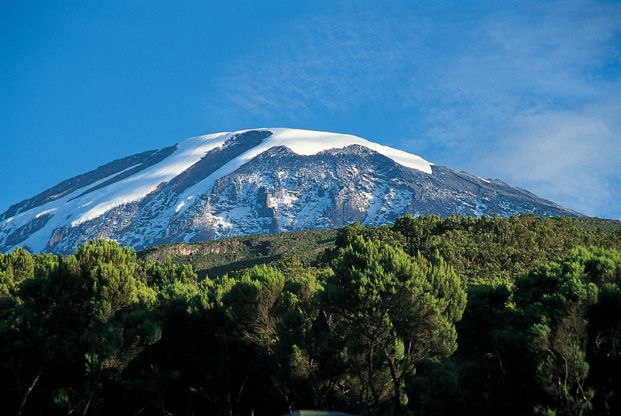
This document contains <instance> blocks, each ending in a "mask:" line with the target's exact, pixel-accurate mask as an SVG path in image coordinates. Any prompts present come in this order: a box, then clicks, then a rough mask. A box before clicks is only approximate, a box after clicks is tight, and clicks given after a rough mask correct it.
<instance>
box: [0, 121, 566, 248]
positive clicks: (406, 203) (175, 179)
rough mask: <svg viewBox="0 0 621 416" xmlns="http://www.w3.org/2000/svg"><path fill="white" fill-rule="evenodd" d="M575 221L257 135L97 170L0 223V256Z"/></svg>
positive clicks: (349, 151) (294, 136) (286, 136)
mask: <svg viewBox="0 0 621 416" xmlns="http://www.w3.org/2000/svg"><path fill="white" fill-rule="evenodd" d="M523 212H533V213H536V214H541V215H570V216H574V215H578V214H576V213H575V212H573V211H570V210H567V209H565V208H562V207H560V206H558V205H556V204H554V203H552V202H549V201H546V200H543V199H541V198H538V197H537V196H535V195H533V194H531V193H529V192H527V191H524V190H520V189H517V188H513V187H510V186H509V185H507V184H505V183H503V182H501V181H488V180H485V179H481V178H478V177H476V176H474V175H471V174H468V173H465V172H456V171H454V170H451V169H449V168H446V167H442V166H436V165H433V164H432V163H429V162H427V161H426V160H424V159H423V158H421V157H420V156H417V155H414V154H411V153H407V152H404V151H401V150H398V149H394V148H391V147H388V146H383V145H380V144H377V143H373V142H370V141H368V140H366V139H363V138H361V137H357V136H352V135H347V134H339V133H328V132H319V131H310V130H299V129H285V128H261V129H251V130H241V131H236V132H221V133H214V134H209V135H205V136H198V137H193V138H190V139H186V140H184V141H182V142H180V143H178V144H176V145H174V146H170V147H167V148H163V149H156V150H151V151H147V152H143V153H140V154H136V155H133V156H129V157H126V158H123V159H119V160H115V161H113V162H111V163H108V164H106V165H103V166H100V167H99V168H97V169H94V170H93V171H90V172H87V173H85V174H83V175H79V176H77V177H75V178H71V179H69V180H66V181H64V182H61V183H60V184H58V185H56V186H54V187H52V188H50V189H48V190H46V191H44V192H42V193H41V194H39V195H36V196H34V197H33V198H30V199H27V200H25V201H22V202H20V203H18V204H15V205H13V206H11V207H10V208H9V209H8V210H7V211H6V212H5V213H3V214H2V215H1V216H0V251H10V250H12V249H13V248H14V247H17V246H24V247H27V248H29V249H30V250H33V251H55V252H62V253H64V252H70V251H72V250H73V249H74V248H75V247H76V246H77V245H79V244H81V243H82V242H84V241H85V240H88V239H93V238H109V239H114V240H117V241H119V242H121V243H123V244H130V245H133V246H135V247H136V248H143V247H146V246H149V245H153V244H159V243H164V242H177V241H186V242H187V241H194V240H201V239H215V238H220V237H224V236H232V235H246V234H254V233H269V232H282V231H292V230H304V229H321V228H332V227H339V226H342V225H344V224H347V223H349V222H352V221H360V222H363V223H364V224H367V225H380V224H385V223H389V222H392V221H394V219H395V218H397V217H398V216H401V215H403V214H406V213H411V214H413V215H420V214H431V213H439V214H441V215H450V214H463V215H471V216H481V215H490V214H496V215H512V214H518V213H523Z"/></svg>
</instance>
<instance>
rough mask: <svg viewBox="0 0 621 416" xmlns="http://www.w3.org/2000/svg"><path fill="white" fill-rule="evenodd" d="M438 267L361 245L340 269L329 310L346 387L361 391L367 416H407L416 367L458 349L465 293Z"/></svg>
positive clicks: (331, 283)
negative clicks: (381, 413)
mask: <svg viewBox="0 0 621 416" xmlns="http://www.w3.org/2000/svg"><path fill="white" fill-rule="evenodd" d="M435 260H436V264H432V263H431V262H430V261H428V260H426V259H425V258H423V257H422V256H417V257H410V256H409V255H407V254H406V253H405V252H404V251H403V250H402V249H400V248H392V247H391V246H387V245H383V244H381V243H378V242H374V241H372V240H365V239H363V238H362V237H358V238H356V239H355V240H354V242H353V244H352V245H351V246H349V247H348V248H347V249H345V251H344V252H343V254H342V256H340V257H338V258H337V259H335V260H334V262H333V263H332V274H331V275H330V276H329V277H328V278H327V281H326V289H325V292H324V293H323V295H322V303H323V305H322V306H323V308H324V310H325V312H326V314H327V321H328V327H329V331H330V334H331V335H332V336H333V337H334V338H336V339H337V340H338V341H339V344H340V346H341V350H340V351H338V354H339V358H340V359H341V360H342V361H343V362H344V363H345V367H346V368H347V372H346V374H345V375H344V380H343V383H345V384H346V385H351V386H353V388H352V390H351V392H350V393H351V394H355V395H356V396H357V397H358V400H359V403H360V406H361V407H362V409H363V412H367V413H368V412H370V411H372V410H373V409H375V410H379V409H380V408H382V406H386V405H387V406H389V408H391V409H392V411H393V412H394V413H395V414H400V413H403V411H404V405H405V404H406V403H407V396H406V395H405V392H404V383H405V379H406V377H407V375H408V374H411V373H412V372H413V371H414V367H415V365H416V364H417V363H419V362H421V361H422V360H424V359H429V358H439V357H446V356H448V355H450V354H451V353H452V352H453V351H455V349H456V347H457V343H456V341H457V339H456V338H457V337H456V331H455V322H457V321H458V320H459V319H461V315H462V312H463V310H464V307H465V301H466V297H465V292H464V290H463V288H462V287H461V283H460V281H459V278H458V277H457V275H456V274H455V273H454V272H453V271H452V269H451V268H450V267H449V266H447V265H446V264H445V263H444V262H443V261H442V260H441V259H439V258H437V259H435ZM345 391H347V387H346V388H345ZM387 402H389V403H387Z"/></svg>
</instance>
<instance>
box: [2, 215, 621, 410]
mask: <svg viewBox="0 0 621 416" xmlns="http://www.w3.org/2000/svg"><path fill="white" fill-rule="evenodd" d="M620 230H621V228H620V227H619V226H618V225H616V224H614V223H602V222H585V221H584V220H571V219H549V218H538V217H534V216H529V215H527V216H520V217H513V218H507V219H501V218H482V219H471V218H461V217H449V218H445V219H441V218H439V217H436V216H431V217H421V218H417V219H415V218H412V217H403V218H400V219H399V220H397V222H396V223H395V224H394V225H393V226H391V227H380V228H365V227H362V226H360V225H359V224H354V225H351V226H348V227H345V228H344V229H342V230H340V231H339V233H338V237H337V239H336V243H335V246H334V247H333V248H331V249H329V250H326V251H325V252H324V253H323V254H322V255H320V256H319V257H318V258H317V259H316V261H314V262H312V263H302V262H301V261H299V260H298V259H296V258H287V259H283V260H280V261H277V262H274V263H272V264H270V265H262V266H256V267H254V268H252V269H249V270H246V271H243V272H239V273H236V274H233V275H225V276H222V277H217V278H213V279H209V278H207V279H203V280H199V279H198V278H197V276H196V274H195V273H194V272H193V270H192V268H191V266H189V265H181V264H175V263H173V262H171V261H168V262H165V263H163V264H159V263H155V262H151V261H147V260H139V259H138V258H137V256H136V253H135V252H134V251H133V250H131V249H130V248H127V247H119V246H118V245H116V244H115V243H113V242H107V241H94V242H91V243H88V244H85V245H84V246H82V247H80V248H79V249H78V250H77V251H76V252H75V253H74V254H73V255H71V256H65V257H62V256H56V255H52V254H36V255H31V254H30V253H28V252H27V251H25V250H21V249H17V250H15V251H14V252H12V253H10V254H8V255H0V340H1V341H0V400H1V404H0V406H2V407H1V410H0V411H1V412H2V414H36V415H39V414H46V415H48V414H49V415H54V414H82V415H87V414H122V415H140V414H142V415H147V414H163V415H169V414H173V415H181V414H183V415H192V414H194V415H198V414H201V415H202V414H210V415H211V414H214V415H246V414H255V415H262V414H264V415H278V414H285V413H287V412H288V411H289V410H292V409H300V408H316V409H337V410H341V411H349V412H352V413H358V414H365V415H371V414H424V415H453V414H473V415H474V414H477V415H479V414H507V415H525V414H543V415H559V416H560V415H583V414H584V415H587V414H597V415H599V414H602V415H614V414H621V251H620V249H621V231H620Z"/></svg>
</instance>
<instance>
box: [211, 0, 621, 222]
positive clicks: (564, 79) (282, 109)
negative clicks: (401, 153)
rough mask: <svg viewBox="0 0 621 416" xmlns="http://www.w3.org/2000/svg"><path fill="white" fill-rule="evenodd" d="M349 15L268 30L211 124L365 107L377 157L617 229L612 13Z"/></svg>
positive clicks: (239, 65)
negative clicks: (378, 128) (536, 198)
mask: <svg viewBox="0 0 621 416" xmlns="http://www.w3.org/2000/svg"><path fill="white" fill-rule="evenodd" d="M352 4H354V3H351V4H348V6H347V7H342V8H341V12H340V13H336V14H330V15H329V16H323V15H314V16H304V17H303V18H300V19H297V20H294V21H289V22H285V23H283V24H281V25H280V26H276V25H271V26H268V27H267V28H266V30H269V31H271V33H269V36H266V39H270V43H267V40H266V41H265V42H264V43H263V44H262V45H263V46H262V47H258V48H256V49H255V50H253V51H251V52H249V53H248V55H246V56H242V57H240V59H239V60H237V61H235V62H232V63H230V64H229V65H228V66H227V71H226V73H225V74H223V75H222V79H221V82H220V83H219V88H218V89H219V90H218V91H216V93H215V94H214V95H213V96H216V97H224V98H222V99H220V101H219V102H215V101H213V102H211V105H210V111H223V112H227V111H229V113H228V115H231V114H235V115H236V116H234V117H233V118H235V117H237V118H239V114H240V113H248V114H251V115H252V116H253V117H254V119H261V120H263V121H264V123H265V124H272V123H274V122H275V121H277V122H280V121H281V120H286V121H287V122H292V121H293V122H295V124H296V125H298V126H300V127H306V128H313V127H314V126H312V125H308V124H306V122H307V120H309V119H314V118H313V117H314V116H315V115H316V114H332V115H339V114H347V113H354V112H355V111H356V109H357V108H358V107H360V106H363V105H369V103H370V104H371V105H372V106H374V108H376V109H377V111H386V112H394V113H397V114H398V115H399V120H401V123H402V126H399V128H400V129H401V130H400V137H395V140H394V141H392V142H390V143H387V144H393V145H396V144H397V143H395V142H396V141H397V139H401V143H399V146H401V147H403V148H405V149H406V150H413V151H416V152H417V153H419V154H421V155H422V156H424V157H425V158H427V159H429V160H433V161H435V162H438V163H440V164H446V165H448V166H454V167H457V168H463V169H466V170H470V171H472V172H473V173H476V174H480V175H485V176H493V177H500V178H501V179H506V180H507V181H509V182H510V183H512V184H515V185H518V186H523V187H525V188H527V189H529V190H531V191H533V192H535V193H538V194H540V195H541V196H543V197H547V198H550V199H552V200H555V201H556V202H560V203H563V204H566V205H568V206H569V207H570V208H573V209H576V210H582V211H584V212H585V213H588V214H599V215H602V216H612V217H616V218H621V195H620V192H621V184H620V182H621V181H620V176H621V175H619V174H617V169H618V165H619V163H620V162H619V160H620V159H619V156H620V152H621V150H620V149H621V140H620V138H621V123H620V122H619V121H618V120H621V113H620V111H619V106H620V105H621V98H619V97H621V78H620V76H619V74H618V73H619V72H621V56H620V50H619V49H620V46H621V42H620V39H621V37H620V36H621V5H619V4H614V3H607V2H601V1H594V0H573V1H558V2H538V1H531V2H520V3H519V4H516V5H503V6H501V8H500V9H496V10H492V8H491V7H489V6H486V10H484V12H482V13H478V10H476V8H473V10H472V11H469V10H468V8H467V7H465V8H464V9H461V10H459V11H456V12H455V13H447V14H448V17H444V16H440V14H441V13H445V12H447V11H448V12H451V10H448V7H453V6H442V7H445V9H444V10H441V8H442V7H440V6H438V7H440V10H438V9H436V10H435V11H433V12H431V13H425V11H424V10H423V11H421V10H422V9H421V8H418V9H417V10H414V9H411V10H406V9H407V8H404V7H400V8H398V9H396V11H395V10H392V9H383V8H379V7H375V8H374V7H370V6H368V4H365V2H360V3H359V4H358V5H357V6H355V9H353V10H352V7H354V6H352ZM454 7H458V6H454ZM274 32H277V33H274ZM611 68H612V71H611V70H610V69H611ZM615 71H617V74H616V75H615ZM315 119H316V118H315ZM391 128H393V130H395V129H397V130H399V128H395V127H394V126H391ZM404 137H409V138H411V137H413V138H414V139H407V140H404V139H403V138H404ZM384 138H385V139H389V138H388V137H384ZM577 155H580V156H579V157H578V156H577Z"/></svg>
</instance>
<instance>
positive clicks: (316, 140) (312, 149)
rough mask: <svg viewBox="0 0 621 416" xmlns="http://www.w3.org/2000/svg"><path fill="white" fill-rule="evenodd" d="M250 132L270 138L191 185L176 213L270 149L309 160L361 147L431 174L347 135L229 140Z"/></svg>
mask: <svg viewBox="0 0 621 416" xmlns="http://www.w3.org/2000/svg"><path fill="white" fill-rule="evenodd" d="M252 130H268V131H271V132H272V133H273V134H272V135H271V136H269V137H267V138H266V139H265V140H263V142H262V143H261V144H259V145H258V146H255V147H253V148H252V149H250V150H248V151H246V152H245V153H242V154H241V155H240V156H238V157H236V158H234V159H232V160H231V161H229V162H228V163H226V164H225V165H224V166H222V167H221V168H220V169H218V170H216V171H215V172H213V173H212V174H211V175H209V176H207V177H206V178H205V179H203V180H202V181H200V182H198V183H196V184H194V185H193V186H191V187H189V188H188V189H186V190H185V191H184V192H183V193H182V194H181V195H180V196H179V198H178V200H177V204H176V207H175V212H180V211H181V212H183V211H185V210H186V209H187V208H188V207H189V206H191V205H192V203H193V202H194V201H195V200H196V197H197V196H200V195H204V194H206V193H208V192H210V191H211V189H212V187H213V185H214V184H215V182H216V181H217V180H218V179H220V178H222V177H224V176H226V175H228V174H230V173H233V172H234V171H236V170H237V169H239V168H240V167H241V166H243V165H244V164H246V163H248V162H249V161H250V160H252V159H254V158H255V157H256V156H258V155H260V154H261V153H263V152H265V151H267V150H269V149H271V148H272V147H278V146H285V147H287V148H289V149H290V150H291V151H292V152H294V153H297V154H299V155H304V156H311V155H316V154H317V153H319V152H322V151H325V150H330V149H342V148H344V147H347V146H351V145H359V146H364V147H366V148H368V149H371V150H373V151H375V152H378V153H380V154H382V155H384V156H386V157H388V158H390V159H392V160H393V161H395V162H396V163H398V164H400V165H402V166H405V167H407V168H411V169H416V170H419V171H422V172H425V173H428V174H431V173H432V171H431V163H429V162H427V161H426V160H425V159H423V158H421V157H420V156H417V155H414V154H411V153H408V152H404V151H402V150H398V149H393V148H392V147H388V146H383V145H381V144H377V143H373V142H370V141H368V140H366V139H363V138H361V137H358V136H353V135H350V134H340V133H329V132H323V131H314V130H301V129H286V128H275V129H271V128H266V129H251V130H243V131H237V132H234V133H230V134H229V135H230V136H233V135H235V134H242V133H244V132H246V131H252Z"/></svg>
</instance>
